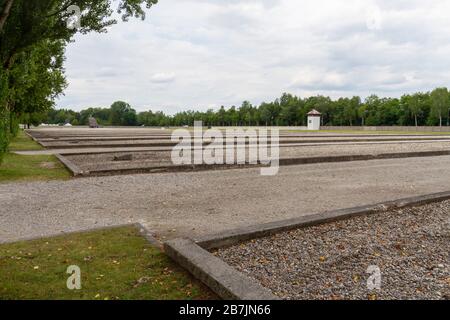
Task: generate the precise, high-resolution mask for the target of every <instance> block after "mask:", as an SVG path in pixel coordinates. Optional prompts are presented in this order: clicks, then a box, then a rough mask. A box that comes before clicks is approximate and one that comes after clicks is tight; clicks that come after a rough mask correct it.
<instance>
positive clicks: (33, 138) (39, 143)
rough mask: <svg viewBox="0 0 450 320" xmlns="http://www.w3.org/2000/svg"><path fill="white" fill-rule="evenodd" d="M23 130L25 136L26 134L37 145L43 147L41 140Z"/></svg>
mask: <svg viewBox="0 0 450 320" xmlns="http://www.w3.org/2000/svg"><path fill="white" fill-rule="evenodd" d="M23 132H24V133H25V135H26V136H28V137H29V138H30V139H31V140H33V141H34V142H36V143H37V144H38V145H40V146H41V147H43V148H45V147H44V145H43V144H42V142H40V141H39V140H38V139H36V138H35V137H33V136H32V135H31V134H30V133H29V132H28V131H27V130H23Z"/></svg>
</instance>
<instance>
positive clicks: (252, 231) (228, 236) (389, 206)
mask: <svg viewBox="0 0 450 320" xmlns="http://www.w3.org/2000/svg"><path fill="white" fill-rule="evenodd" d="M448 199H450V191H446V192H439V193H433V194H428V195H423V196H416V197H410V198H403V199H398V200H394V201H388V202H383V203H377V204H373V205H367V206H360V207H354V208H347V209H340V210H334V211H327V212H324V213H319V214H313V215H308V216H302V217H298V218H293V219H287V220H281V221H276V222H269V223H264V224H259V225H255V226H249V227H243V228H237V229H233V230H229V231H224V232H220V233H217V234H213V235H209V236H203V237H200V238H197V239H195V242H196V243H197V244H198V245H199V246H200V247H202V248H203V249H205V250H214V249H219V248H224V247H229V246H233V245H235V244H237V243H240V242H244V241H248V240H251V239H256V238H262V237H267V236H270V235H273V234H276V233H280V232H284V231H289V230H293V229H298V228H303V227H308V226H313V225H318V224H322V223H328V222H333V221H337V220H343V219H348V218H352V217H357V216H361V215H367V214H372V213H380V212H385V211H388V210H393V209H400V208H405V207H414V206H421V205H425V204H428V203H433V202H440V201H444V200H448Z"/></svg>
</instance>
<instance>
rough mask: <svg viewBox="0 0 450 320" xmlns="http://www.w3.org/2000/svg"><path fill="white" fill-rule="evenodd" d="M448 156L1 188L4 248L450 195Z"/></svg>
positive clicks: (195, 229) (206, 230)
mask: <svg viewBox="0 0 450 320" xmlns="http://www.w3.org/2000/svg"><path fill="white" fill-rule="evenodd" d="M449 167H450V156H442V157H429V158H408V159H390V160H374V161H355V162H347V163H322V164H311V165H301V166H286V167H281V168H280V171H279V173H278V174H277V175H276V176H261V175H260V170H259V169H257V168H251V169H241V170H220V171H204V172H184V173H166V174H136V175H123V176H108V177H90V178H80V179H71V180H68V181H49V182H32V183H31V182H20V183H0V242H2V241H13V240H18V239H22V238H29V237H38V236H49V235H54V234H60V233H63V232H68V231H77V230H82V229H89V228H92V227H101V226H110V225H117V224H121V223H131V222H141V223H143V224H145V225H146V227H147V228H148V229H149V230H151V231H153V232H154V233H155V234H156V235H157V236H158V237H166V238H174V237H179V236H189V237H197V236H203V235H206V234H211V233H216V232H220V231H224V230H228V229H233V228H237V227H245V226H251V225H255V224H260V223H265V222H271V221H277V220H282V219H289V218H295V217H299V216H302V215H309V214H314V213H320V212H323V211H327V210H335V209H340V208H349V207H354V206H361V205H368V204H373V203H378V202H382V201H389V200H395V199H399V198H405V197H412V196H418V195H424V194H429V193H435V192H441V191H448V190H449V181H450V171H449V170H448V168H449Z"/></svg>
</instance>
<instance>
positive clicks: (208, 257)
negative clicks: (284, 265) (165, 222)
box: [164, 238, 278, 300]
mask: <svg viewBox="0 0 450 320" xmlns="http://www.w3.org/2000/svg"><path fill="white" fill-rule="evenodd" d="M164 251H165V253H166V254H167V255H168V256H169V257H171V258H172V259H173V260H174V261H176V262H177V263H178V264H179V265H181V266H182V267H183V268H185V269H186V270H188V271H189V272H190V273H191V274H192V275H193V276H194V277H195V278H197V279H198V280H200V281H202V282H203V283H204V284H205V285H207V286H208V287H209V288H210V289H211V290H212V291H214V292H215V293H216V294H217V295H218V296H219V297H221V298H223V299H225V300H278V297H276V296H275V295H274V294H273V293H272V292H271V291H270V290H269V289H267V288H264V287H263V286H262V285H260V284H259V283H257V282H255V281H254V280H252V279H250V278H249V277H247V276H245V275H244V274H242V273H240V272H239V271H237V270H236V269H235V268H233V267H231V266H230V265H228V264H227V263H226V262H224V261H223V260H221V259H219V258H217V257H215V256H213V255H212V254H211V253H209V252H208V251H206V250H205V249H203V248H201V247H200V246H199V245H197V244H196V243H195V242H194V241H192V240H190V239H185V238H178V239H175V240H170V241H167V242H165V243H164Z"/></svg>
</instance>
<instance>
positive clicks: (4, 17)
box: [0, 0, 14, 32]
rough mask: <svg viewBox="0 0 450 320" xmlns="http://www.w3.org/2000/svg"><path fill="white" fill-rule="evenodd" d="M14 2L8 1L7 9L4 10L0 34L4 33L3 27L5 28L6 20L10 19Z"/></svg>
mask: <svg viewBox="0 0 450 320" xmlns="http://www.w3.org/2000/svg"><path fill="white" fill-rule="evenodd" d="M13 2H14V0H6V4H5V7H4V8H3V10H2V12H1V15H0V32H2V30H3V27H4V26H5V23H6V20H7V19H8V17H9V13H10V12H11V7H12V4H13Z"/></svg>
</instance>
